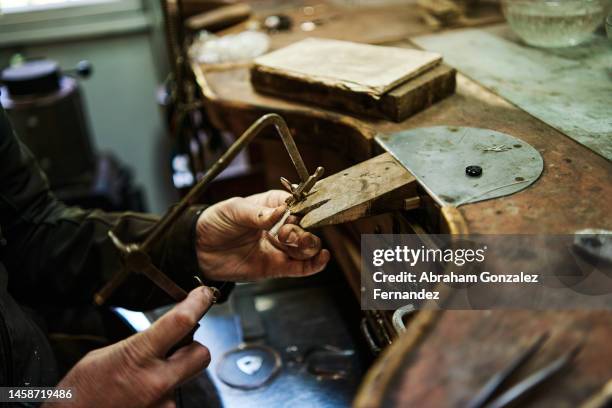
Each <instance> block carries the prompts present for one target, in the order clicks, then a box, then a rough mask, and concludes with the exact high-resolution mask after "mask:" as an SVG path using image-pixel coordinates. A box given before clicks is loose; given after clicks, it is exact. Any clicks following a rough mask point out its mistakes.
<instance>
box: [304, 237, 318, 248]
mask: <svg viewBox="0 0 612 408" xmlns="http://www.w3.org/2000/svg"><path fill="white" fill-rule="evenodd" d="M306 246H307V247H308V248H314V247H316V246H317V240H316V239H314V237H311V236H307V237H306Z"/></svg>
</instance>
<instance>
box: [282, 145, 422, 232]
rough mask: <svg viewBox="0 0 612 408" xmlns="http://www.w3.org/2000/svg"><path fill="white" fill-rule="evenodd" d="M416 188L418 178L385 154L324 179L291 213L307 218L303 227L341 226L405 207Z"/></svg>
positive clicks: (303, 220) (302, 224)
mask: <svg viewBox="0 0 612 408" xmlns="http://www.w3.org/2000/svg"><path fill="white" fill-rule="evenodd" d="M416 186H417V181H416V179H415V178H414V176H413V175H412V174H411V173H410V172H409V171H408V170H406V169H405V168H404V167H403V166H402V165H401V164H399V163H398V162H397V161H396V160H395V159H394V158H393V156H391V155H390V154H389V153H383V154H381V155H379V156H376V157H374V158H372V159H370V160H366V161H364V162H362V163H359V164H356V165H355V166H352V167H349V168H348V169H346V170H343V171H341V172H339V173H336V174H333V175H331V176H329V177H326V178H324V179H322V180H320V181H319V182H317V184H315V186H314V188H313V190H312V192H311V193H310V194H309V195H308V197H306V199H305V200H303V201H301V202H299V203H297V204H296V205H294V206H292V207H291V212H292V213H293V214H296V215H303V217H302V219H301V221H300V225H301V226H302V227H303V228H316V227H321V226H324V225H333V224H341V223H345V222H349V221H354V220H357V219H359V218H363V217H367V216H370V215H376V214H380V213H382V212H387V211H392V210H397V209H400V208H403V206H404V203H405V200H406V199H407V198H410V197H414V196H415V195H416Z"/></svg>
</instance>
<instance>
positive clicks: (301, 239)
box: [278, 224, 321, 260]
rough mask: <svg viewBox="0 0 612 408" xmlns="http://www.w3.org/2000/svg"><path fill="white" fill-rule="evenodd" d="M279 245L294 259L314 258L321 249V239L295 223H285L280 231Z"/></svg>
mask: <svg viewBox="0 0 612 408" xmlns="http://www.w3.org/2000/svg"><path fill="white" fill-rule="evenodd" d="M278 241H279V242H280V243H281V244H283V245H281V246H280V247H279V249H281V250H282V251H283V252H285V253H286V254H287V255H289V256H290V257H291V258H293V259H297V260H305V259H309V258H312V257H313V256H315V255H316V254H318V253H319V251H320V250H321V240H320V239H319V237H317V236H316V235H313V234H311V233H310V232H306V231H304V230H303V229H302V228H300V227H298V226H297V225H294V224H285V225H283V226H282V227H281V229H280V230H279V231H278Z"/></svg>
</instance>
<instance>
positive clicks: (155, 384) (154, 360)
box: [51, 287, 214, 408]
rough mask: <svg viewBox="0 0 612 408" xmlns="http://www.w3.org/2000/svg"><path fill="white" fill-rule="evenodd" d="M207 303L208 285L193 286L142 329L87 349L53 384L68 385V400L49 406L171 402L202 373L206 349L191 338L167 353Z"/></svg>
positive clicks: (210, 295) (207, 355)
mask: <svg viewBox="0 0 612 408" xmlns="http://www.w3.org/2000/svg"><path fill="white" fill-rule="evenodd" d="M212 303H214V294H213V292H212V291H211V289H210V288H207V287H199V288H196V289H194V290H192V291H191V292H190V293H189V295H188V296H187V298H186V299H185V300H183V301H182V302H181V303H179V304H177V305H176V306H175V307H174V308H173V309H172V310H170V311H169V312H168V313H166V314H165V315H163V316H162V317H160V318H159V320H157V321H156V322H155V323H153V325H152V326H151V327H150V328H148V329H147V330H145V331H143V332H141V333H138V334H135V335H133V336H131V337H129V338H127V339H125V340H123V341H120V342H119V343H116V344H113V345H111V346H108V347H104V348H101V349H99V350H94V351H92V352H90V353H88V354H87V355H86V356H85V357H83V359H82V360H80V361H79V362H78V363H77V364H76V365H75V366H74V367H73V368H72V370H70V372H68V374H67V375H66V377H64V378H63V379H62V381H61V382H60V383H59V385H58V387H60V388H71V389H72V395H73V399H71V400H68V401H66V402H62V403H54V404H51V406H53V407H60V406H61V407H66V408H68V407H70V408H81V407H127V408H136V407H150V406H154V407H164V408H166V407H174V406H175V403H174V393H173V391H174V389H175V388H176V387H178V386H180V385H181V384H182V383H184V382H185V381H187V380H189V379H191V378H192V377H194V376H196V375H198V374H199V373H200V372H202V370H203V369H204V368H206V367H207V366H208V364H209V363H210V353H209V351H208V349H207V348H206V347H205V346H203V345H201V344H199V343H196V342H192V343H190V344H189V345H186V346H184V347H182V348H179V349H178V350H176V351H175V352H174V353H172V354H171V355H168V352H169V351H170V350H171V349H172V348H173V347H174V346H175V345H176V344H177V343H179V342H180V341H181V340H182V339H184V338H185V337H186V336H188V335H189V334H190V333H191V331H192V330H193V328H194V327H195V326H196V324H197V323H198V321H199V320H200V318H201V317H202V315H203V314H204V313H205V312H206V311H207V310H208V309H209V308H210V306H211V305H212Z"/></svg>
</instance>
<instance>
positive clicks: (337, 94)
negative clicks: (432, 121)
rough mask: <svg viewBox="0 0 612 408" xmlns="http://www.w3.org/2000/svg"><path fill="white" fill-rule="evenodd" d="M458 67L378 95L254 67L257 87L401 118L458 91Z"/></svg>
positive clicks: (357, 111)
mask: <svg viewBox="0 0 612 408" xmlns="http://www.w3.org/2000/svg"><path fill="white" fill-rule="evenodd" d="M455 73H456V72H455V70H454V69H453V68H451V67H449V66H448V65H446V64H440V65H438V66H436V67H434V68H432V69H430V70H429V71H427V72H425V73H423V74H421V75H419V76H417V77H415V78H413V79H411V80H409V81H407V82H406V83H404V84H401V85H399V86H397V87H396V88H394V89H392V90H390V91H388V92H387V93H385V94H383V95H382V96H381V97H380V98H377V97H375V96H373V95H370V94H368V93H362V92H354V91H351V90H348V89H339V88H330V87H328V86H325V85H323V84H318V83H305V82H303V81H301V80H299V79H295V78H290V77H287V76H284V75H281V74H279V73H277V72H272V71H269V70H267V69H265V68H264V67H260V66H257V65H254V66H253V67H252V68H251V84H252V85H253V88H255V90H256V91H258V92H261V93H265V94H270V95H274V96H280V97H282V98H287V99H292V100H296V101H300V102H306V103H310V104H313V105H316V106H318V107H326V108H331V109H334V110H338V111H345V112H349V113H353V114H357V115H366V116H371V117H376V118H382V119H389V120H393V121H395V122H401V121H403V120H404V119H406V118H408V117H410V116H412V115H414V114H415V113H417V112H420V111H422V110H423V109H425V108H427V107H429V106H431V105H432V104H434V103H435V102H437V101H439V100H441V99H444V98H445V97H447V96H449V95H452V94H453V93H454V92H455Z"/></svg>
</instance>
